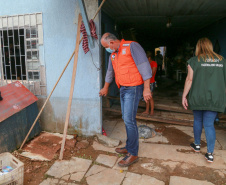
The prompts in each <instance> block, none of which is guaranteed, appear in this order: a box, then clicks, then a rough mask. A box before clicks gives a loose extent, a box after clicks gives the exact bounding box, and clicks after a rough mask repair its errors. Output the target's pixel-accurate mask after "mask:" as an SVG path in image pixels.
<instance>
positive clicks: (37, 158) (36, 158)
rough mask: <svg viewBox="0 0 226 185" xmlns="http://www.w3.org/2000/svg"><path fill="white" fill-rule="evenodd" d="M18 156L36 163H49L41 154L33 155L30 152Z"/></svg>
mask: <svg viewBox="0 0 226 185" xmlns="http://www.w3.org/2000/svg"><path fill="white" fill-rule="evenodd" d="M20 155H22V156H24V157H27V158H30V159H31V160H38V161H50V159H48V158H46V157H44V156H43V155H41V154H34V153H31V152H22V153H21V154H20Z"/></svg>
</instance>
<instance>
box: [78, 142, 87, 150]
mask: <svg viewBox="0 0 226 185" xmlns="http://www.w3.org/2000/svg"><path fill="white" fill-rule="evenodd" d="M88 146H89V141H87V140H82V141H80V142H78V143H77V144H76V148H78V149H85V148H87V147H88Z"/></svg>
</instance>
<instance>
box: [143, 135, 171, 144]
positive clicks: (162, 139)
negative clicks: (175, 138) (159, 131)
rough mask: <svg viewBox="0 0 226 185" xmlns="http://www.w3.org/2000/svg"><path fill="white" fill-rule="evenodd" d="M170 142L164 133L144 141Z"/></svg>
mask: <svg viewBox="0 0 226 185" xmlns="http://www.w3.org/2000/svg"><path fill="white" fill-rule="evenodd" d="M159 142H161V143H169V141H168V139H167V138H166V137H164V136H162V135H156V136H154V137H152V138H148V139H145V140H144V143H159Z"/></svg>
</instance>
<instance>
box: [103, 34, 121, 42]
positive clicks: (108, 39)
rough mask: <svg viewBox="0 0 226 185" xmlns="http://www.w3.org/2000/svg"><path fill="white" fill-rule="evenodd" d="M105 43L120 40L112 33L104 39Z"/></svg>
mask: <svg viewBox="0 0 226 185" xmlns="http://www.w3.org/2000/svg"><path fill="white" fill-rule="evenodd" d="M104 40H105V41H110V40H118V39H117V37H116V36H115V35H114V34H112V33H109V34H108V35H107V36H106V37H105V38H104Z"/></svg>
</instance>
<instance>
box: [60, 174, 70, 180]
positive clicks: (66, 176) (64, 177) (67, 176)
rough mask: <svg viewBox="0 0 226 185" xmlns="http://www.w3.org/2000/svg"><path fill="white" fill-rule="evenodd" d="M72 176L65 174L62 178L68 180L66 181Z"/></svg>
mask: <svg viewBox="0 0 226 185" xmlns="http://www.w3.org/2000/svg"><path fill="white" fill-rule="evenodd" d="M70 176H71V175H65V176H63V177H62V178H61V179H62V180H66V181H68V180H69V178H70Z"/></svg>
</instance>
